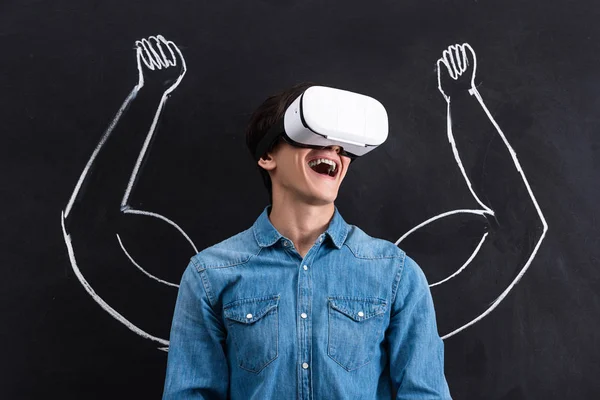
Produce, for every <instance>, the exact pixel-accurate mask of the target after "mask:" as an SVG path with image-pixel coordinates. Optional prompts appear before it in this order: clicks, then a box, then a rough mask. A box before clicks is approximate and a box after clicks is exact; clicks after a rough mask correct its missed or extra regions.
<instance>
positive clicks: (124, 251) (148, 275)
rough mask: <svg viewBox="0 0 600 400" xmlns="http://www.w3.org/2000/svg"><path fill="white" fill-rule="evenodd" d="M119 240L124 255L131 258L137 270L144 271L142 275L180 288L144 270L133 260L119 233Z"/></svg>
mask: <svg viewBox="0 0 600 400" xmlns="http://www.w3.org/2000/svg"><path fill="white" fill-rule="evenodd" d="M117 240H118V241H119V245H120V246H121V250H123V253H125V255H126V256H127V258H129V261H131V263H132V264H133V265H135V267H136V268H137V269H139V270H140V271H142V273H143V274H144V275H146V276H147V277H149V278H151V279H154V280H155V281H157V282H160V283H163V284H165V285H168V286H173V287H176V288H178V287H179V285H177V284H175V283H171V282H168V281H165V280H163V279H160V278H159V277H157V276H154V275H152V274H151V273H150V272H148V271H146V270H145V269H144V268H142V267H141V266H140V265H139V264H138V263H137V262H135V260H134V259H133V257H131V255H130V254H129V252H128V251H127V249H126V248H125V246H124V245H123V241H122V240H121V236H119V234H118V233H117Z"/></svg>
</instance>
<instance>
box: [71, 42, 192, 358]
mask: <svg viewBox="0 0 600 400" xmlns="http://www.w3.org/2000/svg"><path fill="white" fill-rule="evenodd" d="M149 38H150V39H152V40H153V41H154V42H155V46H156V47H158V48H159V50H160V54H158V52H156V51H155V50H154V48H153V47H152V46H151V45H150V42H149V41H148V40H147V39H142V41H136V47H137V49H136V58H137V68H138V83H137V85H136V86H134V88H133V89H132V91H131V92H130V93H129V95H128V96H127V98H126V99H125V101H124V102H123V104H122V105H121V107H120V108H119V110H118V111H117V113H116V115H115V117H114V118H113V120H112V121H111V123H110V125H109V127H108V128H107V130H106V131H105V132H104V134H103V135H102V138H101V139H100V141H99V143H98V145H97V146H96V148H95V149H94V151H93V152H92V155H91V156H90V159H89V160H88V162H87V164H86V166H85V168H84V169H83V171H82V173H81V175H80V177H79V180H78V181H77V184H76V185H75V189H74V190H73V193H72V195H71V197H70V199H69V202H68V203H67V206H66V208H65V210H64V211H63V212H62V213H61V218H62V221H61V224H62V229H63V235H64V239H65V243H66V245H67V250H68V252H69V259H70V261H71V266H72V268H73V272H75V275H76V276H77V279H78V280H79V282H80V283H81V284H82V286H83V287H84V289H85V290H86V291H87V292H88V294H89V295H90V296H91V297H92V299H94V301H96V303H98V304H99V305H100V306H101V307H102V308H103V309H104V310H105V311H106V312H108V313H109V314H110V315H111V316H112V317H113V318H115V319H116V320H118V321H119V322H121V323H122V324H123V325H125V326H126V327H127V328H129V329H130V330H131V331H133V332H134V333H136V334H138V335H139V336H141V337H143V338H146V339H150V340H153V341H155V342H158V343H160V344H162V345H163V347H160V348H159V350H162V351H168V345H169V341H168V340H165V339H162V338H159V337H156V336H153V335H151V334H149V333H148V332H145V331H144V330H142V329H140V328H139V327H137V326H136V325H135V324H133V323H132V322H130V321H129V320H127V319H126V318H125V317H124V316H122V315H121V314H120V313H119V312H117V311H116V310H115V309H114V308H112V307H111V306H110V305H108V303H106V302H105V301H104V300H103V299H102V298H101V297H100V296H99V295H98V294H97V293H96V292H95V291H94V289H93V288H92V286H91V285H90V284H89V283H88V282H87V280H86V279H85V278H84V276H83V274H82V273H81V271H80V269H79V267H78V266H77V262H76V259H75V252H74V249H73V245H72V243H71V239H70V235H69V234H68V233H67V231H66V228H65V220H66V218H67V217H68V215H69V213H70V212H71V209H72V207H73V204H74V202H75V199H76V198H77V195H78V194H79V191H80V190H81V186H82V185H83V181H84V180H85V178H86V176H87V174H88V173H89V170H90V168H91V166H92V165H93V163H94V161H95V159H96V157H97V156H98V153H99V152H100V150H101V149H102V147H103V146H104V144H105V143H106V141H107V139H108V138H109V136H110V135H111V133H112V132H113V130H114V128H115V126H116V125H117V123H118V122H119V120H120V118H121V116H122V115H123V113H124V112H125V110H126V109H127V107H128V106H129V103H131V101H132V100H133V99H135V98H136V96H137V94H138V92H139V90H140V89H141V88H142V87H143V86H144V74H143V70H142V63H144V65H146V67H147V68H148V69H150V70H155V69H162V68H168V67H175V66H177V57H176V55H175V52H177V54H179V56H180V58H181V63H182V66H181V69H182V72H181V73H180V74H179V77H178V78H177V80H176V81H175V82H174V83H173V84H172V85H171V86H170V87H169V88H168V89H167V90H165V92H164V93H163V96H162V97H161V100H160V102H159V105H158V108H157V110H156V113H155V114H154V118H153V121H152V125H151V127H150V129H149V131H148V133H147V135H146V139H145V141H144V144H143V146H142V149H141V151H140V153H139V155H138V158H137V160H136V164H135V166H134V168H133V171H132V173H131V176H130V179H129V182H128V184H127V188H126V190H125V194H124V196H123V200H122V202H121V212H123V213H126V214H141V215H147V216H151V217H154V218H158V219H161V220H163V221H165V222H167V223H169V224H170V225H172V226H174V227H175V228H176V229H177V230H178V231H179V232H180V233H181V234H183V236H184V237H185V238H186V240H187V241H188V242H189V243H190V244H191V245H192V247H193V248H194V251H195V252H196V253H197V252H198V250H197V248H196V246H195V245H194V243H193V242H192V240H191V239H190V237H189V236H188V235H187V234H186V233H185V232H184V231H183V229H181V228H180V227H179V226H178V225H177V224H175V223H174V222H173V221H171V220H170V219H168V218H166V217H164V216H162V215H160V214H157V213H151V212H148V211H140V210H134V209H131V208H130V207H129V206H128V201H129V197H130V195H131V191H132V189H133V186H134V184H135V182H136V179H137V175H138V173H139V169H140V165H141V163H142V160H143V158H144V155H145V153H146V151H147V149H148V146H149V144H150V141H151V138H152V136H153V134H154V131H155V129H156V125H157V123H158V118H159V116H160V114H161V112H162V109H163V107H164V104H165V102H166V100H167V98H168V97H169V95H170V93H171V92H172V91H173V90H175V88H176V87H177V86H178V85H179V84H180V82H181V80H182V79H183V76H184V75H185V73H186V71H187V67H186V62H185V59H184V58H183V54H181V51H180V50H179V48H178V47H177V46H176V45H175V43H173V42H172V41H167V40H166V39H165V38H164V37H163V36H162V35H158V36H150V37H149ZM163 45H165V46H166V47H167V48H168V50H169V53H170V55H171V57H172V60H168V59H167V56H166V54H165V52H164V50H163ZM144 54H145V56H144ZM117 239H118V240H119V243H120V244H121V249H122V250H123V251H124V252H125V254H126V255H127V256H128V258H129V260H130V261H131V262H132V263H133V264H134V265H135V266H136V267H137V268H138V269H139V270H141V271H142V272H144V273H145V274H146V275H147V276H149V277H150V278H152V279H154V280H157V281H158V282H160V283H163V284H165V285H169V286H175V287H178V285H175V284H173V283H171V282H167V281H164V280H162V279H160V278H157V277H155V276H154V275H152V274H150V273H148V272H147V271H145V270H144V269H143V268H142V267H141V266H139V265H138V264H137V263H136V262H135V261H134V260H133V258H131V257H130V256H129V253H127V251H126V250H125V248H124V246H123V244H122V242H121V240H120V237H119V235H118V234H117ZM164 346H166V347H164Z"/></svg>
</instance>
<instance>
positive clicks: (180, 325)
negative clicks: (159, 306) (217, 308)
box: [163, 263, 229, 400]
mask: <svg viewBox="0 0 600 400" xmlns="http://www.w3.org/2000/svg"><path fill="white" fill-rule="evenodd" d="M225 338H226V334H225V330H224V328H223V324H222V321H221V319H220V317H219V316H218V314H217V313H215V312H214V310H213V308H212V307H211V304H210V301H209V299H208V296H207V292H206V288H205V286H204V282H203V280H202V276H201V272H199V271H198V270H197V269H196V267H195V265H194V264H193V263H190V265H188V267H187V269H186V270H185V272H184V274H183V277H182V279H181V284H180V286H179V293H178V295H177V303H176V305H175V312H174V314H173V322H172V324H171V336H170V343H169V356H168V361H167V373H166V379H165V387H164V392H163V400H172V399H226V398H227V395H228V387H229V369H228V366H227V359H226V356H225V352H224V343H225Z"/></svg>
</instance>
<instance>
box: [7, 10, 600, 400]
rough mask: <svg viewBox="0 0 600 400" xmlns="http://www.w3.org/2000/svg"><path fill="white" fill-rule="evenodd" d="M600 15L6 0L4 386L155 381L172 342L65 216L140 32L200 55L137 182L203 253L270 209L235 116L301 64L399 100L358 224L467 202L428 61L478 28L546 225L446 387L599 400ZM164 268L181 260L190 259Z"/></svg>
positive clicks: (407, 224) (398, 230) (356, 202)
mask: <svg viewBox="0 0 600 400" xmlns="http://www.w3.org/2000/svg"><path fill="white" fill-rule="evenodd" d="M599 17H600V6H599V5H598V4H597V3H596V2H594V1H591V0H587V1H578V2H575V1H559V0H545V1H542V0H536V1H532V0H528V1H520V0H519V1H517V0H505V1H502V2H499V1H498V2H490V1H439V0H437V1H423V0H409V1H402V2H400V1H379V0H377V1H369V2H363V1H356V0H351V1H330V2H322V1H302V2H300V1H286V0H279V1H252V2H250V1H223V2H207V1H171V2H156V1H153V0H152V1H144V2H142V1H102V2H100V1H97V2H75V1H69V2H68V1H52V2H50V1H18V2H17V1H4V2H3V3H2V5H0V52H1V54H2V56H1V58H0V63H1V67H0V72H1V74H0V121H1V128H0V129H1V134H0V138H1V139H2V142H1V143H0V171H1V172H0V176H1V177H2V181H1V182H2V184H1V185H0V193H1V194H0V199H1V201H2V203H1V205H2V210H3V212H2V214H1V215H0V218H1V219H0V221H1V224H2V229H1V233H0V245H1V247H0V251H1V260H2V264H1V265H2V280H1V283H0V294H1V295H2V297H1V302H0V304H1V306H0V307H1V313H0V316H1V317H0V318H1V321H0V326H1V328H0V335H1V336H0V341H1V343H3V344H4V347H5V350H4V352H3V356H2V357H1V360H2V361H1V362H0V365H1V370H0V387H2V390H1V392H2V397H3V398H11V399H13V398H14V399H21V398H34V397H38V396H50V397H53V398H54V397H56V398H74V399H75V398H158V397H160V394H161V392H162V385H163V381H164V372H165V366H166V353H164V352H161V351H159V350H157V349H156V346H155V345H154V344H153V343H151V342H149V341H146V340H143V339H141V338H139V337H137V336H136V335H135V334H133V333H131V332H130V331H129V330H127V329H126V328H125V327H124V326H123V325H121V324H120V323H118V322H117V321H116V320H114V319H113V318H111V317H110V316H109V315H108V314H107V313H106V312H104V311H103V310H102V309H101V308H100V307H99V306H98V305H97V304H96V303H95V302H93V300H92V299H91V298H90V297H89V296H88V295H87V293H86V292H85V291H84V290H83V288H82V286H81V284H80V283H79V281H78V280H77V279H76V277H75V275H74V273H73V270H72V269H71V265H70V263H69V259H68V254H67V249H66V246H65V243H64V240H63V235H62V231H61V219H60V213H61V210H63V209H64V207H65V205H66V203H67V202H68V200H69V197H70V195H71V193H72V191H73V188H74V186H75V183H76V182H77V179H78V178H79V175H80V173H81V171H82V169H83V167H84V166H85V164H86V162H87V160H88V159H89V156H90V154H91V152H92V151H93V149H94V148H95V146H96V144H97V143H98V140H99V139H100V137H101V136H102V133H103V132H104V130H105V129H106V127H107V126H108V124H109V123H110V121H111V120H112V118H113V117H114V115H115V113H116V111H117V110H118V108H119V107H120V105H121V103H122V102H123V100H124V98H125V97H126V96H127V94H128V93H129V92H130V91H131V89H132V87H133V86H134V85H135V83H136V81H137V69H136V64H135V51H134V42H135V40H136V39H141V38H142V37H147V36H149V35H154V34H162V35H164V36H165V37H166V38H167V39H169V40H172V41H174V42H175V43H176V44H177V45H178V46H179V47H180V49H181V50H182V52H183V54H184V57H185V59H186V61H187V66H188V72H187V74H186V76H185V77H184V79H183V81H182V83H181V85H180V87H179V88H177V90H176V91H175V92H174V93H173V96H172V97H171V98H170V99H169V101H168V102H167V107H166V110H165V112H164V114H163V115H162V118H161V122H160V125H159V127H158V131H157V136H156V139H155V140H154V143H153V146H152V149H151V152H150V154H149V158H148V160H147V162H146V164H145V166H144V168H143V171H142V177H141V179H140V181H139V184H138V186H137V188H136V192H135V195H134V198H135V200H136V202H138V203H139V204H142V205H143V208H144V209H148V210H152V211H155V212H159V213H161V214H164V215H167V216H168V217H169V218H171V219H173V220H175V221H177V222H178V223H179V224H180V226H181V227H182V228H183V229H184V230H185V231H186V232H187V233H188V234H189V235H190V236H191V237H192V238H193V239H194V241H195V243H196V245H197V246H198V247H199V248H203V247H206V246H208V245H211V244H213V243H216V242H218V241H220V240H223V239H225V238H227V237H228V236H231V235H233V234H234V233H237V232H239V231H241V230H243V229H245V228H247V227H248V226H249V225H250V224H251V223H252V222H253V221H254V219H255V218H256V217H257V216H258V214H259V213H260V212H261V210H262V208H263V207H264V206H265V204H266V202H267V196H266V191H265V190H264V189H263V188H262V183H261V180H260V177H259V175H258V174H257V173H256V171H255V168H254V165H253V162H252V160H251V158H250V156H249V154H248V152H247V150H246V148H245V144H244V137H243V130H244V127H245V124H246V121H247V120H248V118H249V116H250V114H251V112H252V111H253V110H254V108H255V107H256V106H257V105H258V104H259V103H260V102H261V101H262V100H263V99H264V98H265V97H266V96H267V95H269V94H271V93H273V92H276V91H278V90H281V89H283V88H286V87H288V86H290V85H292V84H294V83H297V82H300V81H305V80H310V81H316V82H320V83H322V84H325V85H328V86H334V87H340V88H344V89H348V90H352V91H356V92H359V93H365V94H368V95H370V96H373V97H375V98H377V99H378V100H380V101H381V102H382V103H383V104H384V105H385V106H386V108H387V111H388V114H389V116H390V137H389V139H388V141H387V142H386V143H385V144H384V146H382V147H381V148H380V149H378V150H376V151H374V152H373V153H372V154H371V155H369V156H368V158H364V159H363V160H359V161H357V162H356V163H354V164H353V166H352V168H351V170H350V171H349V173H348V175H347V177H346V181H345V182H344V185H343V186H342V190H341V193H340V196H339V198H338V201H337V203H336V204H337V206H338V208H339V209H340V211H341V212H342V215H343V216H344V218H345V219H346V220H347V221H348V222H350V223H353V224H356V225H358V226H360V227H361V228H363V229H364V230H365V231H366V232H367V233H369V234H371V235H373V236H377V237H382V238H385V239H388V240H391V241H395V240H396V239H398V238H399V237H400V236H401V235H402V234H403V233H404V232H406V231H407V230H408V229H410V228H412V227H413V226H415V225H416V224H418V223H420V222H421V221H423V220H425V219H427V218H429V217H431V216H432V215H436V214H438V213H440V212H443V211H447V210H451V209H454V208H473V207H475V206H476V204H474V201H473V200H472V198H471V196H470V193H469V192H468V189H467V188H466V186H465V184H464V181H463V179H462V176H461V175H460V171H459V170H458V169H457V167H456V163H455V161H454V159H453V157H452V152H451V149H450V147H449V145H448V140H447V137H446V103H445V101H444V99H443V98H442V96H441V95H440V93H439V92H438V90H437V78H436V73H435V62H436V60H437V59H438V58H439V57H440V56H441V52H442V51H443V50H444V49H445V48H446V47H447V46H449V45H451V44H455V43H463V42H468V43H469V44H471V45H472V46H473V48H474V49H475V51H476V53H477V57H478V71H477V82H476V83H477V84H478V88H479V92H480V93H481V95H482V96H483V98H484V100H485V102H486V104H487V106H488V108H489V109H490V111H491V112H492V114H493V115H494V117H495V119H496V121H497V122H498V124H499V125H500V126H501V127H502V129H503V131H504V133H505V134H506V136H507V138H508V140H509V141H510V143H511V145H512V146H513V148H514V149H515V151H516V153H517V154H518V156H519V160H520V162H521V165H522V166H523V169H524V171H525V173H526V175H527V178H528V180H529V182H530V184H531V188H532V190H533V192H534V193H535V195H536V197H537V199H538V202H539V205H540V208H541V209H542V211H543V212H544V215H545V216H546V219H547V221H548V225H549V231H548V235H547V237H546V238H545V240H544V241H543V243H542V246H541V248H540V252H539V253H538V255H537V256H536V258H535V260H534V262H533V263H532V265H531V267H530V269H529V270H528V272H527V273H526V274H525V275H524V277H523V279H522V280H521V281H520V283H519V284H518V285H517V286H516V287H515V289H514V290H513V291H512V292H511V293H510V294H509V296H508V297H507V298H506V299H505V300H504V301H503V302H502V303H501V305H500V306H499V307H498V308H497V309H496V310H494V312H492V313H491V314H490V315H489V316H487V317H486V318H484V319H483V321H481V322H479V323H478V324H476V325H475V326H473V327H471V328H469V329H468V330H466V331H465V332H462V333H460V334H458V335H456V336H453V337H451V338H449V339H448V340H446V342H445V343H446V376H447V378H448V382H449V384H450V389H451V392H452V394H453V396H454V397H455V398H457V399H563V398H586V399H588V398H589V399H591V398H598V396H599V395H600V384H599V383H598V381H597V377H598V376H599V374H600V368H599V366H598V364H599V363H598V354H599V351H598V349H599V340H600V335H599V334H598V333H597V332H598V328H599V326H598V325H599V322H598V315H599V311H600V295H599V293H600V285H599V277H600V272H599V270H598V267H600V262H599V258H600V250H599V245H600V242H599V241H600V234H599V229H598V218H599V214H598V210H599V208H600V207H599V206H598V198H599V194H600V182H599V179H598V178H599V176H600V174H599V172H600V157H599V153H600V149H599V146H600V138H599V136H598V135H599V134H600V133H599V132H598V131H599V128H600V118H599V117H597V115H598V114H597V109H598V106H600V104H599V99H600V90H599V89H600V25H598V24H597V21H598V19H599ZM143 245H144V246H148V247H152V246H153V245H154V243H144V244H143ZM417 261H418V260H417ZM493 262H496V260H495V259H494V260H492V263H493ZM497 262H498V263H499V264H500V263H501V262H502V261H501V259H498V260H497ZM422 266H423V269H424V270H427V268H426V266H425V265H422ZM166 267H168V268H169V270H170V271H177V273H176V274H177V275H179V274H180V272H181V271H183V269H184V268H185V265H172V266H166ZM472 290H473V291H475V292H476V291H477V288H472ZM131 295H132V296H135V293H131ZM159 323H161V324H162V325H164V326H166V327H168V324H169V323H170V321H159Z"/></svg>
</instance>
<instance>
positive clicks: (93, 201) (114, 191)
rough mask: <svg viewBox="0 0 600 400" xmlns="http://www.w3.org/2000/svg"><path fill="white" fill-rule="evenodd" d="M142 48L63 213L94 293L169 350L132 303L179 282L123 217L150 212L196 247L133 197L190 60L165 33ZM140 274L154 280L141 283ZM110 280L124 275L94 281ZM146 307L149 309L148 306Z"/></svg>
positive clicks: (78, 266) (71, 247)
mask: <svg viewBox="0 0 600 400" xmlns="http://www.w3.org/2000/svg"><path fill="white" fill-rule="evenodd" d="M135 51H136V60H137V68H138V72H139V74H138V82H137V84H136V85H135V86H134V88H133V90H132V91H131V92H130V93H129V95H128V96H127V98H126V99H125V101H124V102H123V104H122V105H121V107H120V109H119V110H118V112H117V114H116V116H115V117H114V119H113V121H112V122H111V123H110V125H109V127H108V129H107V130H106V131H105V133H104V134H103V136H102V137H101V139H100V142H99V143H98V145H97V146H96V148H95V150H94V151H93V153H92V155H91V157H90V159H89V161H88V162H87V165H86V166H85V168H84V169H83V171H82V173H81V176H80V178H79V180H78V181H77V184H76V185H75V190H74V191H73V193H72V195H71V197H70V199H69V201H68V203H67V205H66V207H65V209H64V210H63V211H62V213H61V224H62V230H63V235H64V240H65V243H66V246H67V250H68V254H69V259H70V262H71V266H72V268H73V271H74V273H75V276H76V277H77V279H78V280H79V282H80V283H81V285H82V286H83V287H84V288H85V290H86V291H87V293H88V294H89V295H90V296H91V297H92V299H93V300H94V301H96V303H98V304H99V305H100V306H101V307H102V308H103V309H104V310H105V311H106V312H108V313H109V314H110V315H111V316H112V317H114V318H115V319H117V320H118V321H119V322H121V323H122V324H123V325H125V326H126V327H127V328H129V329H130V330H131V331H133V332H135V333H136V334H138V335H139V336H141V337H143V338H146V339H149V340H151V341H153V342H155V343H157V344H158V345H160V347H159V348H161V349H162V350H166V349H167V346H168V344H169V342H168V340H167V339H165V338H162V337H159V336H157V335H155V334H151V333H149V332H148V330H147V329H143V328H142V327H140V326H139V325H140V324H139V323H137V322H134V321H133V320H134V319H136V311H135V309H134V308H135V307H134V306H129V305H128V304H129V302H130V301H131V302H134V303H135V302H136V301H137V302H139V303H140V304H141V305H140V307H144V305H143V301H147V299H138V297H139V291H140V290H141V291H142V292H143V293H141V296H154V295H156V296H160V294H157V293H155V292H156V291H159V292H160V293H163V292H164V291H165V290H167V291H174V292H175V293H176V290H177V287H178V285H177V284H175V283H173V282H169V281H167V280H165V279H162V278H160V277H158V276H156V275H155V274H153V273H151V272H149V271H148V270H147V269H146V268H144V267H143V266H142V265H141V263H140V262H138V261H137V260H136V259H134V257H133V255H132V254H131V252H129V251H128V250H127V248H126V247H125V243H124V241H123V238H122V235H120V234H119V233H120V231H121V229H122V227H123V224H129V223H131V222H132V218H133V219H135V218H137V219H139V218H145V217H151V218H154V219H157V220H158V221H162V222H166V223H167V224H169V226H170V227H171V228H169V229H171V230H172V231H173V233H174V234H175V235H177V236H179V237H181V238H182V240H185V241H186V242H187V243H188V244H189V248H190V254H191V253H192V252H194V253H195V252H197V249H196V246H195V245H194V243H193V242H192V240H191V239H190V238H189V236H188V235H187V234H186V233H185V232H184V231H183V229H181V228H180V227H179V226H178V225H177V224H176V223H174V222H173V221H171V220H170V219H168V218H166V217H164V216H162V215H160V214H157V213H153V212H149V211H144V210H140V209H136V208H134V207H133V206H131V205H130V199H131V196H132V193H133V191H134V188H135V185H136V182H137V180H138V176H139V174H140V170H141V166H142V164H143V162H144V160H145V158H146V157H147V153H148V149H149V146H150V143H151V141H152V139H153V136H154V133H155V131H156V128H157V124H158V121H159V117H160V115H161V114H162V112H163V109H164V107H165V103H166V101H167V99H168V97H169V95H170V94H171V93H172V92H173V91H174V90H175V89H176V88H177V87H178V86H179V84H180V82H181V80H182V79H183V77H184V75H185V73H186V63H185V60H184V58H183V55H182V54H181V51H180V50H179V48H178V47H177V46H176V45H175V44H174V43H173V42H171V41H168V40H166V39H165V38H164V37H163V36H161V35H158V36H150V37H148V38H147V39H142V40H138V41H136V44H135ZM148 247H152V246H148ZM148 251H149V252H151V251H152V249H148ZM185 256H186V257H188V256H189V254H186V255H185ZM188 258H189V257H188ZM84 271H85V276H84ZM138 278H142V279H143V280H145V281H148V282H144V284H139V283H138V282H137V280H138ZM109 280H113V281H114V280H116V281H120V282H118V283H119V284H120V285H121V287H119V288H117V289H115V288H113V289H107V288H106V287H107V286H108V285H107V284H106V283H105V284H104V287H103V289H104V291H103V292H102V293H103V294H102V296H101V295H100V293H99V290H98V286H102V285H100V284H99V285H96V284H94V287H92V282H93V281H95V282H100V283H101V282H103V281H104V282H106V281H109ZM127 285H129V288H128V286H127ZM115 287H116V286H115ZM123 287H124V288H123ZM133 287H136V289H135V290H134V289H132V288H133ZM140 287H141V288H142V289H140ZM130 290H131V292H132V293H131V294H130V292H129V291H130ZM113 292H120V293H119V295H118V296H119V297H118V301H117V300H114V301H116V302H117V303H120V304H119V306H116V305H115V304H114V301H111V300H107V298H111V297H115V298H117V296H116V294H115V293H113ZM146 292H148V293H146ZM123 299H125V300H123ZM109 303H111V304H109ZM117 308H119V311H117ZM122 309H123V310H125V311H126V312H124V311H122ZM170 311H172V306H171V307H170ZM144 312H145V313H148V310H144ZM125 314H127V315H128V316H126V315H125ZM163 333H164V332H163ZM167 333H168V329H167ZM162 336H167V335H162Z"/></svg>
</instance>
